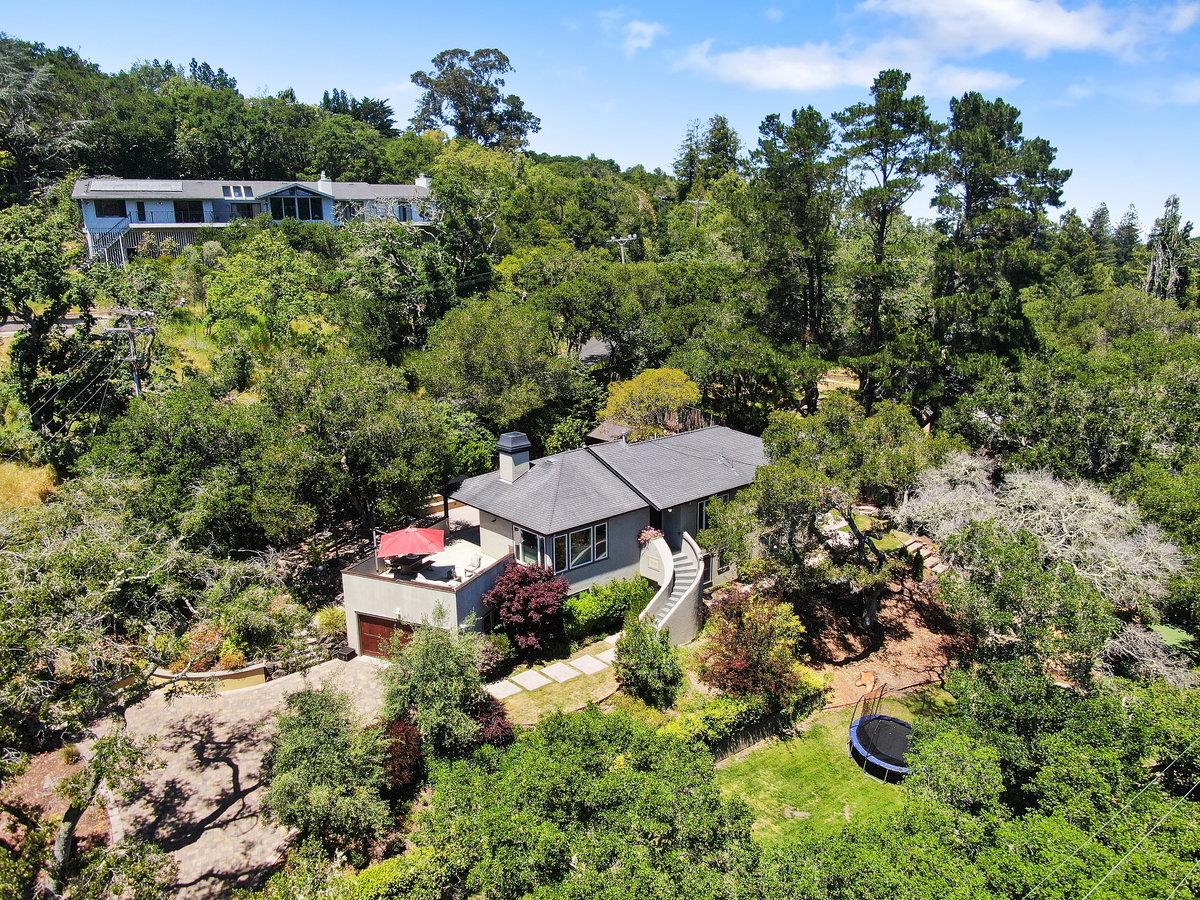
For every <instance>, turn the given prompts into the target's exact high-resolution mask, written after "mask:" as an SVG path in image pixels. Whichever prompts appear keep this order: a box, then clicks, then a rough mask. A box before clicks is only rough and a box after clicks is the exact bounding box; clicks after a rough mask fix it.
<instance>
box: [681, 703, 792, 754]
mask: <svg viewBox="0 0 1200 900" xmlns="http://www.w3.org/2000/svg"><path fill="white" fill-rule="evenodd" d="M768 712H769V710H768V708H767V703H766V701H765V700H763V699H762V698H761V697H730V696H720V697H713V698H712V699H710V700H706V701H705V702H704V704H703V705H702V706H700V707H699V708H698V709H695V710H692V711H690V712H685V713H683V714H682V715H680V716H678V717H677V718H674V719H672V720H671V721H670V722H668V723H667V724H666V725H664V726H663V727H662V728H660V729H659V730H658V732H659V734H663V735H671V736H673V737H680V738H683V739H684V740H686V741H690V742H693V743H701V744H704V745H705V746H707V747H715V746H717V745H718V744H720V743H721V742H722V741H726V740H728V739H729V738H731V737H733V736H734V735H735V734H737V733H738V732H739V731H741V730H742V729H743V728H749V727H750V726H751V725H755V724H757V723H758V722H761V721H762V720H763V719H764V718H766V716H767V713H768Z"/></svg>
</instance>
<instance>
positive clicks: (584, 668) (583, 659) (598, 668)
mask: <svg viewBox="0 0 1200 900" xmlns="http://www.w3.org/2000/svg"><path fill="white" fill-rule="evenodd" d="M571 665H573V666H574V667H575V668H577V669H578V670H579V671H580V672H582V673H583V674H584V675H595V674H596V673H597V672H603V671H604V670H605V669H607V668H608V663H606V662H604V661H602V660H599V659H596V657H594V656H588V655H587V654H584V655H583V656H577V657H575V658H574V659H573V660H571Z"/></svg>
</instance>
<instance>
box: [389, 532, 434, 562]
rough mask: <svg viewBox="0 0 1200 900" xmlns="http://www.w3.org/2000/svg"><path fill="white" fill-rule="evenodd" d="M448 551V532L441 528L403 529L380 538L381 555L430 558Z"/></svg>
mask: <svg viewBox="0 0 1200 900" xmlns="http://www.w3.org/2000/svg"><path fill="white" fill-rule="evenodd" d="M444 549H446V532H444V531H442V529H440V528H401V529H400V530H399V531H389V532H388V533H387V534H385V535H381V536H380V538H379V555H380V556H382V557H389V556H428V555H429V554H430V553H437V552H438V551H439V550H444Z"/></svg>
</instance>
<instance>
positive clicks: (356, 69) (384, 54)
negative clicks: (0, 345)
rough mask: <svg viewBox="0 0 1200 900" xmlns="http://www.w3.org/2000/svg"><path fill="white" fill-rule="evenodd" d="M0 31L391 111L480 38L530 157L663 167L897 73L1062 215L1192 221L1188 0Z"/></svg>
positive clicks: (94, 22) (800, 5)
mask: <svg viewBox="0 0 1200 900" xmlns="http://www.w3.org/2000/svg"><path fill="white" fill-rule="evenodd" d="M0 10H2V11H3V14H2V16H0V23H2V24H0V27H3V29H4V30H5V31H7V32H8V33H9V34H12V35H15V36H19V37H23V38H26V39H30V40H40V41H43V42H45V43H47V44H51V45H59V44H64V45H67V46H71V47H74V48H76V49H77V50H79V51H80V52H81V53H82V54H83V55H84V56H86V57H88V58H90V59H92V60H94V61H96V62H97V63H99V64H100V65H101V67H102V68H104V69H106V70H116V69H120V68H124V67H127V66H128V65H129V64H130V63H131V62H133V61H134V60H136V59H142V58H150V57H158V58H159V59H165V58H168V57H169V58H171V59H173V60H175V61H186V60H187V59H190V58H191V57H193V56H195V57H197V58H200V59H207V60H208V61H209V62H211V63H212V64H213V65H214V66H217V65H220V66H224V67H225V68H226V69H227V70H228V71H230V72H231V73H232V74H234V75H235V76H236V77H237V79H238V82H239V86H240V87H241V88H242V90H243V91H244V92H246V93H265V92H275V91H278V90H280V89H282V88H284V87H289V86H290V87H293V88H294V89H295V90H296V92H297V94H298V95H299V96H300V98H301V99H304V100H316V99H318V98H319V97H320V95H321V92H322V91H323V90H324V89H326V88H330V87H341V88H343V89H345V90H347V91H349V92H352V93H355V94H359V95H361V94H369V95H371V96H384V97H389V98H390V99H391V100H392V102H393V105H394V106H395V108H396V110H397V113H398V117H399V118H401V119H404V118H407V116H408V115H410V114H411V111H412V106H413V103H414V100H415V97H416V94H415V91H414V89H413V87H412V85H411V84H410V83H409V80H408V76H409V75H410V74H411V73H412V72H413V71H414V70H416V69H418V68H424V67H425V66H426V65H427V63H428V60H429V58H430V57H431V56H433V54H434V53H436V52H437V51H439V50H442V49H445V48H447V47H456V46H458V47H466V48H469V49H474V48H476V47H485V46H494V47H499V48H500V49H502V50H503V51H504V52H506V53H507V54H508V55H509V56H510V57H511V59H512V61H513V63H514V65H515V66H516V69H517V71H516V72H515V73H513V74H512V75H511V76H510V78H509V87H510V88H511V89H512V90H514V91H515V92H516V93H518V94H520V95H521V96H522V97H523V98H524V99H525V102H526V105H527V107H528V108H529V109H531V110H532V111H533V112H535V113H536V114H537V115H539V116H541V119H542V131H541V133H540V134H538V135H536V136H535V137H534V139H533V141H532V146H533V148H534V149H536V150H543V151H548V152H557V153H578V154H583V155H586V154H587V153H589V152H595V153H596V154H598V155H599V156H603V157H612V158H614V159H616V160H617V161H618V162H620V163H621V164H622V165H626V166H627V165H632V164H634V163H637V162H642V163H645V164H646V165H648V166H650V167H654V166H657V165H661V166H664V167H666V166H669V165H670V162H671V160H672V158H673V156H674V153H675V148H676V147H677V146H678V143H679V140H680V137H681V135H682V134H683V131H684V128H685V127H686V124H687V122H688V120H689V119H693V118H705V117H707V116H709V115H711V114H712V113H715V112H721V113H724V114H725V115H727V116H728V117H729V118H730V120H731V121H732V122H733V124H734V126H735V127H736V128H737V129H738V131H739V132H740V133H741V135H742V138H743V141H744V142H747V143H751V142H753V140H754V139H755V136H756V132H757V127H758V123H759V122H760V121H761V120H762V118H763V117H764V116H765V115H766V114H768V113H771V112H787V111H789V110H791V109H793V108H795V107H797V106H803V105H807V104H812V105H814V106H816V107H817V108H818V109H820V110H822V111H824V112H827V113H828V112H831V111H833V110H836V109H840V108H842V107H844V106H846V105H848V104H849V103H852V102H854V101H856V100H858V99H860V98H862V97H863V96H864V95H865V89H866V87H867V86H868V85H869V83H870V80H871V77H872V76H873V75H874V73H875V72H877V71H878V70H879V69H880V68H883V67H888V66H899V67H901V68H904V69H905V70H907V71H910V72H912V73H913V76H914V83H915V87H916V88H917V89H918V90H920V91H921V92H923V93H924V94H925V95H926V96H927V98H928V99H929V102H930V105H931V107H932V108H933V110H934V111H935V113H936V114H938V115H939V116H945V114H946V103H947V98H948V97H950V96H952V95H953V94H955V93H959V92H961V91H963V90H968V89H975V90H980V91H983V92H984V93H986V94H988V95H992V96H995V95H999V96H1003V97H1004V98H1005V99H1007V100H1009V101H1010V102H1012V103H1014V104H1016V105H1017V106H1018V107H1019V108H1020V109H1021V110H1022V112H1023V114H1024V122H1025V126H1026V133H1027V134H1040V135H1042V136H1044V137H1047V138H1049V139H1050V141H1051V142H1052V143H1053V144H1054V145H1055V146H1057V147H1058V148H1059V161H1060V164H1062V165H1064V166H1067V167H1070V168H1072V169H1073V170H1074V175H1073V177H1072V178H1071V180H1070V182H1069V183H1068V186H1067V192H1066V199H1067V202H1068V204H1069V205H1074V206H1077V207H1079V208H1080V209H1081V211H1084V212H1086V211H1087V210H1090V209H1091V208H1092V207H1093V206H1095V204H1097V203H1099V202H1100V201H1101V200H1104V201H1107V203H1108V205H1109V208H1110V209H1111V210H1113V213H1114V218H1115V217H1116V216H1119V215H1120V213H1121V211H1123V210H1124V208H1125V207H1126V206H1127V205H1128V204H1130V203H1134V204H1136V205H1137V207H1138V210H1139V212H1140V214H1141V216H1142V220H1143V225H1144V226H1148V225H1149V224H1150V222H1151V221H1152V220H1153V217H1154V216H1155V215H1156V213H1157V212H1158V211H1159V210H1160V209H1161V206H1162V202H1163V200H1164V198H1165V197H1166V195H1167V194H1169V193H1171V192H1175V193H1178V194H1180V196H1181V197H1182V199H1183V206H1184V211H1185V213H1187V212H1191V214H1192V215H1200V174H1198V173H1200V168H1198V167H1197V165H1196V155H1197V153H1196V148H1197V147H1200V52H1197V51H1200V0H1196V2H1193V0H1167V2H1157V0H1147V2H1141V3H1126V4H1122V3H1118V2H1113V0H1103V2H1102V0H1094V2H1087V3H1080V2H1076V0H844V2H783V0H778V2H774V0H772V2H766V3H756V2H749V3H728V2H726V3H719V4H718V3H701V2H690V3H689V2H678V3H649V2H644V3H630V4H628V5H619V6H614V5H610V4H604V3H600V4H596V5H590V4H570V3H568V4H564V3H547V2H536V3H509V4H498V3H474V2H471V3H462V2H447V3H432V2H428V0H426V2H422V3H406V2H401V3H396V2H392V3H383V2H374V0H372V2H358V0H343V2H340V3H331V2H328V0H327V2H323V3H313V2H310V0H296V2H291V3H274V2H262V3H253V4H250V3H239V4H233V3H224V2H208V3H204V4H200V5H195V4H178V3H163V4H140V5H138V6H137V7H136V9H134V8H133V7H123V8H122V10H123V11H122V12H119V13H118V12H115V11H112V10H110V11H109V12H105V13H98V12H97V7H96V5H95V3H94V2H92V3H86V4H85V3H75V2H62V0H58V2H52V3H45V2H43V3H27V2H26V3H21V4H20V5H16V4H13V3H11V2H10V0H3V3H0Z"/></svg>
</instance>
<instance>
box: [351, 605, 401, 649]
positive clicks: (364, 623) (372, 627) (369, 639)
mask: <svg viewBox="0 0 1200 900" xmlns="http://www.w3.org/2000/svg"><path fill="white" fill-rule="evenodd" d="M411 635H412V626H411V625H406V624H405V623H403V622H397V621H396V620H395V619H384V618H380V617H379V616H368V615H366V614H365V613H359V614H358V645H359V646H360V647H361V648H362V653H363V655H364V656H385V655H386V653H385V651H386V650H387V649H388V647H389V642H390V645H391V646H392V648H393V649H397V648H399V647H403V646H404V645H405V644H407V643H408V639H409V637H410V636H411Z"/></svg>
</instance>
